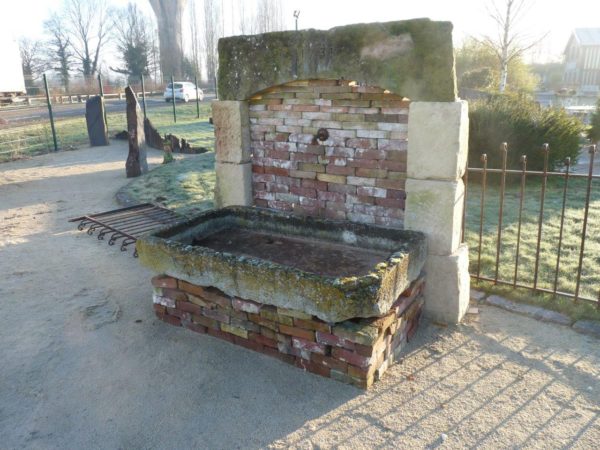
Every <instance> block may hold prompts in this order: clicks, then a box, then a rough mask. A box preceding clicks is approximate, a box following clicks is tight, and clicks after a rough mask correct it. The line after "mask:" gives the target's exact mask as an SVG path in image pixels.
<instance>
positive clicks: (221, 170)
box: [215, 161, 252, 208]
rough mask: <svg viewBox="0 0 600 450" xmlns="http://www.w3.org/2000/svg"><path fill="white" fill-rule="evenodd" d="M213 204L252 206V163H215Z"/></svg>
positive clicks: (222, 206) (219, 205)
mask: <svg viewBox="0 0 600 450" xmlns="http://www.w3.org/2000/svg"><path fill="white" fill-rule="evenodd" d="M215 172H216V178H217V180H216V185H215V204H216V205H217V207H219V208H224V207H225V206H250V205H252V163H250V162H249V163H245V164H229V163H222V162H218V161H217V162H215Z"/></svg>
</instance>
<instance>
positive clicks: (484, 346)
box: [0, 146, 600, 449]
mask: <svg viewBox="0 0 600 450" xmlns="http://www.w3.org/2000/svg"><path fill="white" fill-rule="evenodd" d="M150 155H151V157H150V162H151V164H153V165H156V164H159V163H160V162H161V161H162V154H161V153H160V152H156V153H152V152H151V153H150ZM126 157H127V151H126V148H125V147H124V146H123V147H119V146H111V147H107V148H97V149H90V150H81V151H76V152H65V153H58V154H52V155H45V156H41V157H36V158H34V159H31V160H26V161H17V162H12V163H7V164H3V165H0V198H1V199H2V201H1V203H0V219H1V220H2V222H1V223H2V226H5V227H6V228H5V229H4V230H3V232H2V233H1V234H0V248H1V257H0V269H1V270H2V272H3V273H4V274H5V276H4V277H3V278H2V281H1V282H0V355H2V363H1V364H0V380H1V382H0V436H2V443H1V444H0V446H1V447H3V448H4V447H6V448H107V449H113V448H214V449H231V448H264V447H269V446H270V447H274V448H288V447H292V448H294V447H295V448H332V447H336V448H353V449H354V448H357V449H360V448H436V447H438V446H439V447H441V448H464V447H470V448H489V449H497V448H507V447H510V448H514V447H519V448H581V449H589V448H595V447H597V443H598V441H599V440H600V400H599V399H600V395H599V391H600V383H599V380H600V346H599V345H598V340H597V339H595V338H592V337H588V336H582V335H579V334H577V333H575V332H573V331H572V330H571V329H569V328H567V327H561V326H558V325H552V324H544V323H539V322H536V321H534V320H532V319H529V318H526V317H521V316H517V315H514V314H511V313H508V312H505V311H502V310H498V309H496V308H492V307H486V306H482V307H481V308H480V311H481V314H480V316H477V318H476V319H473V318H471V319H469V320H468V321H467V322H466V323H465V324H463V325H461V326H459V327H455V328H452V327H450V328H441V327H437V326H435V325H433V324H427V323H425V324H424V325H423V327H422V328H421V329H420V330H419V333H417V337H416V339H415V340H413V341H412V342H411V343H410V346H409V347H408V348H407V355H406V357H405V358H404V361H403V363H402V364H399V365H396V366H394V367H392V368H391V369H390V370H389V371H388V372H387V373H386V376H385V377H384V379H383V380H382V381H381V382H380V383H378V384H377V385H376V386H375V387H374V389H372V390H370V391H369V392H366V393H365V392H363V391H360V390H358V389H355V388H353V387H351V386H346V385H343V384H341V383H337V382H335V381H332V380H327V379H323V378H321V377H317V376H313V375H311V374H308V373H304V372H302V371H301V370H299V369H297V368H295V367H291V366H287V365H285V364H283V363H281V362H279V361H277V360H275V359H273V358H269V357H267V356H265V355H260V354H257V353H254V352H251V351H248V350H245V349H243V348H241V347H236V346H233V345H230V344H228V343H226V342H221V341H219V340H216V339H213V338H211V337H209V336H205V335H196V334H194V333H192V332H190V331H189V330H184V329H181V328H176V327H173V326H170V325H168V324H164V323H161V322H159V321H158V320H156V319H154V317H153V311H152V307H151V294H152V289H151V287H150V283H149V279H150V276H151V274H150V273H149V272H148V271H146V270H145V269H143V268H142V267H141V266H140V265H139V264H138V262H137V260H136V259H134V258H132V257H131V252H125V253H123V252H121V251H119V249H118V248H116V247H109V246H108V245H107V244H106V242H103V241H98V240H97V239H95V238H94V237H90V236H88V235H87V234H85V233H82V232H79V231H77V230H76V228H75V226H74V224H72V223H68V222H67V219H68V218H70V217H75V216H78V215H81V214H82V213H85V212H90V211H105V210H108V209H111V208H115V207H116V204H115V202H114V194H115V191H116V189H118V188H119V187H120V186H123V185H125V184H126V183H127V182H128V180H126V179H125V158H126ZM40 212H46V213H45V214H37V213H40ZM115 305H117V306H118V308H119V313H118V315H117V316H118V320H116V321H114V320H113V321H105V320H104V319H103V318H106V317H109V318H110V317H114V316H113V315H112V313H111V311H114V308H115ZM85 311H88V312H90V314H88V315H87V317H89V318H90V319H88V318H86V319H82V318H83V317H84V316H86V314H85V313H83V315H82V312H85ZM96 313H97V314H96ZM94 317H98V318H100V322H102V323H103V325H102V326H99V327H90V328H89V329H85V327H84V326H82V323H84V322H85V321H87V320H92V321H93V320H95V319H93V318H94ZM82 320H83V321H82ZM140 321H141V322H140Z"/></svg>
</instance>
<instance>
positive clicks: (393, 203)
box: [375, 198, 404, 209]
mask: <svg viewBox="0 0 600 450" xmlns="http://www.w3.org/2000/svg"><path fill="white" fill-rule="evenodd" d="M375 204H376V205H378V206H385V207H386V208H400V209H404V199H399V198H376V199H375Z"/></svg>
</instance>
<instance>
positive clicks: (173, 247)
mask: <svg viewBox="0 0 600 450" xmlns="http://www.w3.org/2000/svg"><path fill="white" fill-rule="evenodd" d="M136 245H137V251H138V254H139V259H140V262H141V263H142V264H143V265H144V266H146V267H148V268H150V269H151V270H153V271H154V272H157V273H159V274H165V275H169V276H171V277H174V278H178V279H181V280H185V281H187V282H189V283H193V284H195V285H200V286H214V287H216V288H218V289H220V290H221V291H223V292H224V293H225V294H227V295H230V296H235V297H239V298H242V299H252V300H254V301H257V302H260V303H263V304H269V305H274V306H277V307H281V308H287V309H293V310H299V311H303V312H305V313H307V314H311V315H314V316H317V317H318V318H319V319H321V320H324V321H326V322H340V321H344V320H348V319H353V318H359V317H363V318H367V317H379V316H382V315H384V314H386V313H387V312H388V311H389V309H390V307H391V306H392V304H393V303H394V302H395V301H396V300H397V299H398V297H399V296H400V294H401V293H402V292H403V291H405V290H406V289H407V288H408V287H409V286H410V284H411V282H412V281H413V280H416V279H417V278H418V277H419V275H420V273H421V271H422V269H423V266H424V263H425V258H426V255H427V244H426V238H425V235H424V234H423V233H420V232H415V231H406V230H397V229H390V228H384V227H380V226H375V225H365V224H358V223H351V222H339V221H333V220H327V219H319V218H314V217H301V216H295V215H289V214H286V213H282V212H276V211H272V210H267V209H261V208H255V207H252V208H250V207H228V208H223V209H218V210H211V211H208V212H205V213H202V214H200V215H198V216H196V217H194V218H193V219H191V220H189V221H185V222H180V223H178V224H176V225H174V226H170V227H168V228H163V229H162V230H160V231H157V232H155V233H153V234H150V235H147V236H145V237H142V238H140V239H139V240H138V241H137V244H136Z"/></svg>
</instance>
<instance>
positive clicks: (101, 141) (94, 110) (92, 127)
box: [85, 95, 110, 147]
mask: <svg viewBox="0 0 600 450" xmlns="http://www.w3.org/2000/svg"><path fill="white" fill-rule="evenodd" d="M85 121H86V123H87V130H88V136H89V138H90V145H91V146H92V147H99V146H101V145H109V144H110V142H109V141H108V126H107V124H106V120H105V119H104V99H103V98H102V97H100V96H99V95H96V96H94V97H90V98H89V99H88V101H87V102H85Z"/></svg>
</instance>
